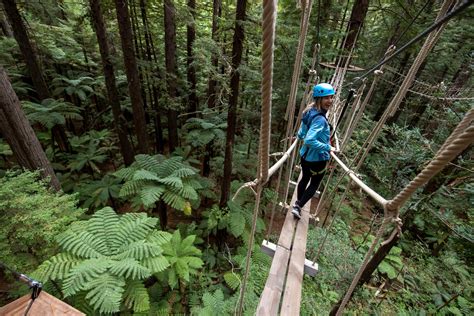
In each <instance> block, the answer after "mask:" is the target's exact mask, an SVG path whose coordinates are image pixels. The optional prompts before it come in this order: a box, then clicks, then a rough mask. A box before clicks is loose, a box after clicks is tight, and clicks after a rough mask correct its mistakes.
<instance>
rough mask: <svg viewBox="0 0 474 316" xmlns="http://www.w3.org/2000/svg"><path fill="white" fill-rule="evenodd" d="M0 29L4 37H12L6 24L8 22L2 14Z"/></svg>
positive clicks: (10, 30) (0, 15)
mask: <svg viewBox="0 0 474 316" xmlns="http://www.w3.org/2000/svg"><path fill="white" fill-rule="evenodd" d="M0 27H1V29H2V32H3V34H4V35H5V36H6V37H14V35H13V30H12V27H11V25H10V23H8V20H7V19H6V18H5V16H4V15H3V12H0Z"/></svg>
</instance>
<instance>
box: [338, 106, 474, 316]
mask: <svg viewBox="0 0 474 316" xmlns="http://www.w3.org/2000/svg"><path fill="white" fill-rule="evenodd" d="M473 120H474V109H471V110H470V111H469V112H468V113H467V114H466V116H465V117H464V119H463V120H462V121H461V123H459V125H458V127H456V129H455V130H454V131H453V133H452V134H451V136H449V137H448V139H447V140H446V141H445V145H443V146H442V147H441V149H440V150H439V151H438V153H437V155H436V157H435V158H434V159H433V160H432V161H431V162H430V164H429V165H428V166H426V167H425V168H424V169H423V171H421V172H420V173H419V174H418V175H417V176H416V177H415V179H413V180H412V181H411V182H410V183H409V184H408V185H407V186H406V187H405V188H404V189H403V190H402V191H401V192H400V193H399V194H398V195H397V196H395V197H394V198H393V199H392V200H390V201H388V202H387V204H386V206H385V217H384V223H386V222H387V221H388V220H395V221H398V226H399V228H400V227H401V223H400V222H399V219H398V210H399V209H400V208H401V207H402V206H403V204H404V203H405V202H406V201H407V200H408V199H409V198H410V197H411V196H412V194H413V193H414V192H415V190H416V189H418V188H420V187H421V186H422V185H423V184H425V183H426V182H428V181H429V180H430V179H431V178H433V177H434V176H435V175H436V174H437V173H438V172H439V171H441V170H442V169H443V168H444V167H445V166H446V165H447V164H448V162H449V161H451V160H453V159H454V158H455V157H456V156H457V155H459V153H461V152H462V151H463V150H464V149H466V148H467V147H468V146H469V145H470V144H472V143H473V142H474V125H472V123H473ZM447 144H449V145H447ZM383 226H384V225H382V227H381V228H380V229H379V231H378V232H377V237H376V239H375V240H374V242H373V243H372V245H371V247H370V249H369V251H368V252H367V254H366V256H365V258H364V262H363V263H362V265H361V267H360V268H359V271H358V272H357V274H356V275H355V277H354V279H353V280H352V283H351V286H350V287H349V289H348V290H347V292H346V295H345V296H344V299H343V301H342V303H341V305H340V306H339V309H338V310H337V313H336V315H341V313H342V311H343V310H344V307H345V306H346V304H347V302H348V301H349V299H350V297H351V296H352V292H353V291H354V289H355V287H356V285H357V283H358V282H359V279H360V277H361V275H362V272H363V271H364V269H365V267H366V266H367V262H368V261H369V258H370V256H371V255H372V252H373V250H374V249H375V246H376V244H377V243H378V239H380V236H381V234H382V228H384V227H383ZM379 235H380V236H379Z"/></svg>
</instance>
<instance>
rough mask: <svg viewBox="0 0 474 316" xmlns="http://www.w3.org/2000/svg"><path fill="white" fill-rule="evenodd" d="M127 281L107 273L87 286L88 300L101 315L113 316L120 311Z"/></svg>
mask: <svg viewBox="0 0 474 316" xmlns="http://www.w3.org/2000/svg"><path fill="white" fill-rule="evenodd" d="M124 285H125V281H124V280H123V279H122V278H117V277H115V276H113V275H110V274H108V273H105V274H103V275H101V276H100V277H98V278H95V279H94V280H92V281H91V282H89V283H88V284H87V287H86V288H85V290H89V293H87V295H86V299H88V300H90V301H89V302H90V304H91V305H92V306H94V309H95V310H99V312H100V313H104V314H111V313H117V312H119V311H120V302H121V300H122V294H123V292H124V288H123V287H124Z"/></svg>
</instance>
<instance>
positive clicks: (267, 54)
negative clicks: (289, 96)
mask: <svg viewBox="0 0 474 316" xmlns="http://www.w3.org/2000/svg"><path fill="white" fill-rule="evenodd" d="M276 14H277V0H264V1H263V14H262V30H263V35H262V37H263V44H262V85H261V86H262V89H261V91H262V115H261V125H260V140H259V163H258V168H257V192H256V198H255V208H254V212H253V216H252V228H251V233H250V238H249V241H248V249H247V256H246V259H245V272H244V276H243V279H242V284H241V287H240V295H239V304H238V310H237V311H236V314H237V315H242V313H243V308H244V297H245V289H246V285H247V279H248V276H249V271H250V257H251V256H252V250H253V243H254V237H255V230H256V227H257V219H258V213H259V207H260V198H261V195H262V190H263V185H264V184H265V183H266V182H267V181H268V178H269V174H270V170H269V168H268V165H269V152H270V127H271V126H270V124H271V107H272V100H271V99H272V82H273V51H274V41H275V24H276ZM286 158H287V156H286V155H285V156H284V157H282V159H286ZM282 159H280V160H282ZM277 164H278V162H277ZM275 170H276V169H275ZM272 172H275V171H272Z"/></svg>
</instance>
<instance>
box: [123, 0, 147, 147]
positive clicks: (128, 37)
mask: <svg viewBox="0 0 474 316" xmlns="http://www.w3.org/2000/svg"><path fill="white" fill-rule="evenodd" d="M115 8H116V10H117V21H118V27H119V31H120V40H121V42H122V51H123V59H124V64H125V73H126V74H127V80H128V91H129V93H130V101H131V102H132V108H133V124H134V126H135V133H136V134H137V138H138V149H139V152H140V153H148V135H147V131H146V120H145V109H144V107H143V99H142V95H141V85H140V80H139V75H138V67H137V60H136V58H135V53H134V52H133V37H132V26H131V24H130V14H129V12H128V4H127V0H115Z"/></svg>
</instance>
